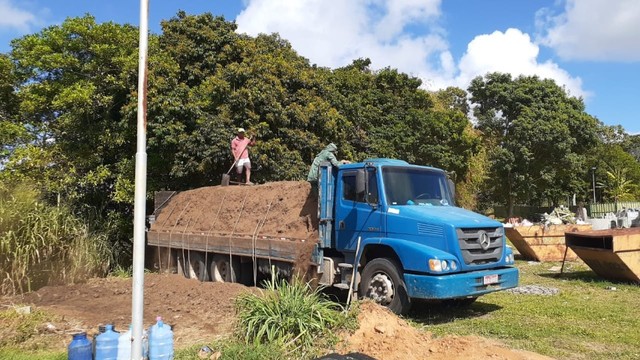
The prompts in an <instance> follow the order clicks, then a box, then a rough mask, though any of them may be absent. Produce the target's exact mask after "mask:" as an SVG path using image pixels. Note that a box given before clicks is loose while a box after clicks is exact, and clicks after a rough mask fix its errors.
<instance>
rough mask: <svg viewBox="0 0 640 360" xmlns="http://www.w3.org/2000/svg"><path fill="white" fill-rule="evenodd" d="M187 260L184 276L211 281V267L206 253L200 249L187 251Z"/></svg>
mask: <svg viewBox="0 0 640 360" xmlns="http://www.w3.org/2000/svg"><path fill="white" fill-rule="evenodd" d="M185 257H186V259H185V260H186V262H185V265H186V266H185V267H184V271H185V273H184V276H185V277H186V278H187V279H198V280H200V281H209V267H208V266H207V263H206V261H205V255H204V253H203V252H200V251H187V252H185Z"/></svg>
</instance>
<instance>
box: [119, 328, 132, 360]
mask: <svg viewBox="0 0 640 360" xmlns="http://www.w3.org/2000/svg"><path fill="white" fill-rule="evenodd" d="M131 330H132V326H131V325H129V330H127V331H126V332H124V333H122V334H120V337H119V338H118V360H131Z"/></svg>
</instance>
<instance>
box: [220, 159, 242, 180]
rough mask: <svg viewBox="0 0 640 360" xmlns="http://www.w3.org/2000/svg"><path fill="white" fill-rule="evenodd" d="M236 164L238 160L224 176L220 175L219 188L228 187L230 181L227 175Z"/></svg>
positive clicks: (229, 176)
mask: <svg viewBox="0 0 640 360" xmlns="http://www.w3.org/2000/svg"><path fill="white" fill-rule="evenodd" d="M237 163H238V160H236V161H234V162H233V165H231V167H230V168H229V171H227V173H226V174H222V181H221V182H220V186H229V182H230V181H231V175H229V173H230V172H231V170H233V168H234V167H235V166H236V164H237Z"/></svg>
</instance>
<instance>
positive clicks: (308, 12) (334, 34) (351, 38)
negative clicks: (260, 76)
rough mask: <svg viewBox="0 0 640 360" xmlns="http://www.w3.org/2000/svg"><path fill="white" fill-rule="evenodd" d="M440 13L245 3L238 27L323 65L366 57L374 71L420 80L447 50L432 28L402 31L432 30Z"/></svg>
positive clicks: (429, 5)
mask: <svg viewBox="0 0 640 360" xmlns="http://www.w3.org/2000/svg"><path fill="white" fill-rule="evenodd" d="M439 9H440V0H351V1H344V0H299V1H291V0H249V1H248V3H247V6H246V8H245V10H244V11H242V12H241V13H240V14H239V15H238V17H237V18H236V22H237V24H238V31H239V32H246V33H248V34H250V35H257V34H258V33H273V32H277V33H279V34H280V35H281V36H282V37H283V38H285V39H287V40H289V41H290V42H291V44H292V45H293V47H294V48H295V49H296V51H298V53H299V54H301V55H302V56H305V57H307V58H309V59H310V60H311V62H313V63H317V64H319V65H321V66H329V67H340V66H345V65H348V64H350V63H351V62H352V61H353V60H354V59H357V58H360V57H363V58H364V57H368V58H370V59H371V61H372V64H373V66H374V67H376V68H382V67H385V66H392V67H397V68H399V69H401V70H403V71H407V72H410V73H413V74H415V75H418V74H425V73H426V74H430V73H431V72H433V71H434V70H433V69H431V67H430V66H429V61H428V60H429V58H431V57H436V58H438V57H440V56H441V53H442V52H446V51H447V48H448V45H447V43H446V41H445V39H444V37H443V36H442V35H440V34H439V33H441V32H442V31H441V29H439V28H437V27H436V26H431V28H432V29H433V30H431V31H428V32H427V33H426V34H424V35H418V36H413V35H409V34H408V33H406V32H405V31H404V30H405V28H406V27H407V26H408V25H413V26H422V27H424V28H426V26H427V25H433V24H432V21H434V20H436V19H437V18H438V17H439V15H440V13H439V11H440V10H439ZM425 70H426V72H425Z"/></svg>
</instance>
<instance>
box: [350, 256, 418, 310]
mask: <svg viewBox="0 0 640 360" xmlns="http://www.w3.org/2000/svg"><path fill="white" fill-rule="evenodd" d="M358 291H359V293H360V296H362V297H368V298H370V299H372V300H373V301H375V302H377V303H378V304H380V305H383V306H386V307H388V308H389V310H391V311H393V312H394V313H396V314H398V315H403V314H406V313H407V312H409V309H410V308H411V301H410V299H409V295H408V294H407V286H406V285H405V283H404V280H403V279H402V276H401V275H400V266H399V265H398V264H397V263H396V261H394V260H393V259H388V258H377V259H373V260H371V261H369V262H368V263H367V265H365V267H364V270H363V271H362V278H361V279H360V286H359V289H358Z"/></svg>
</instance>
